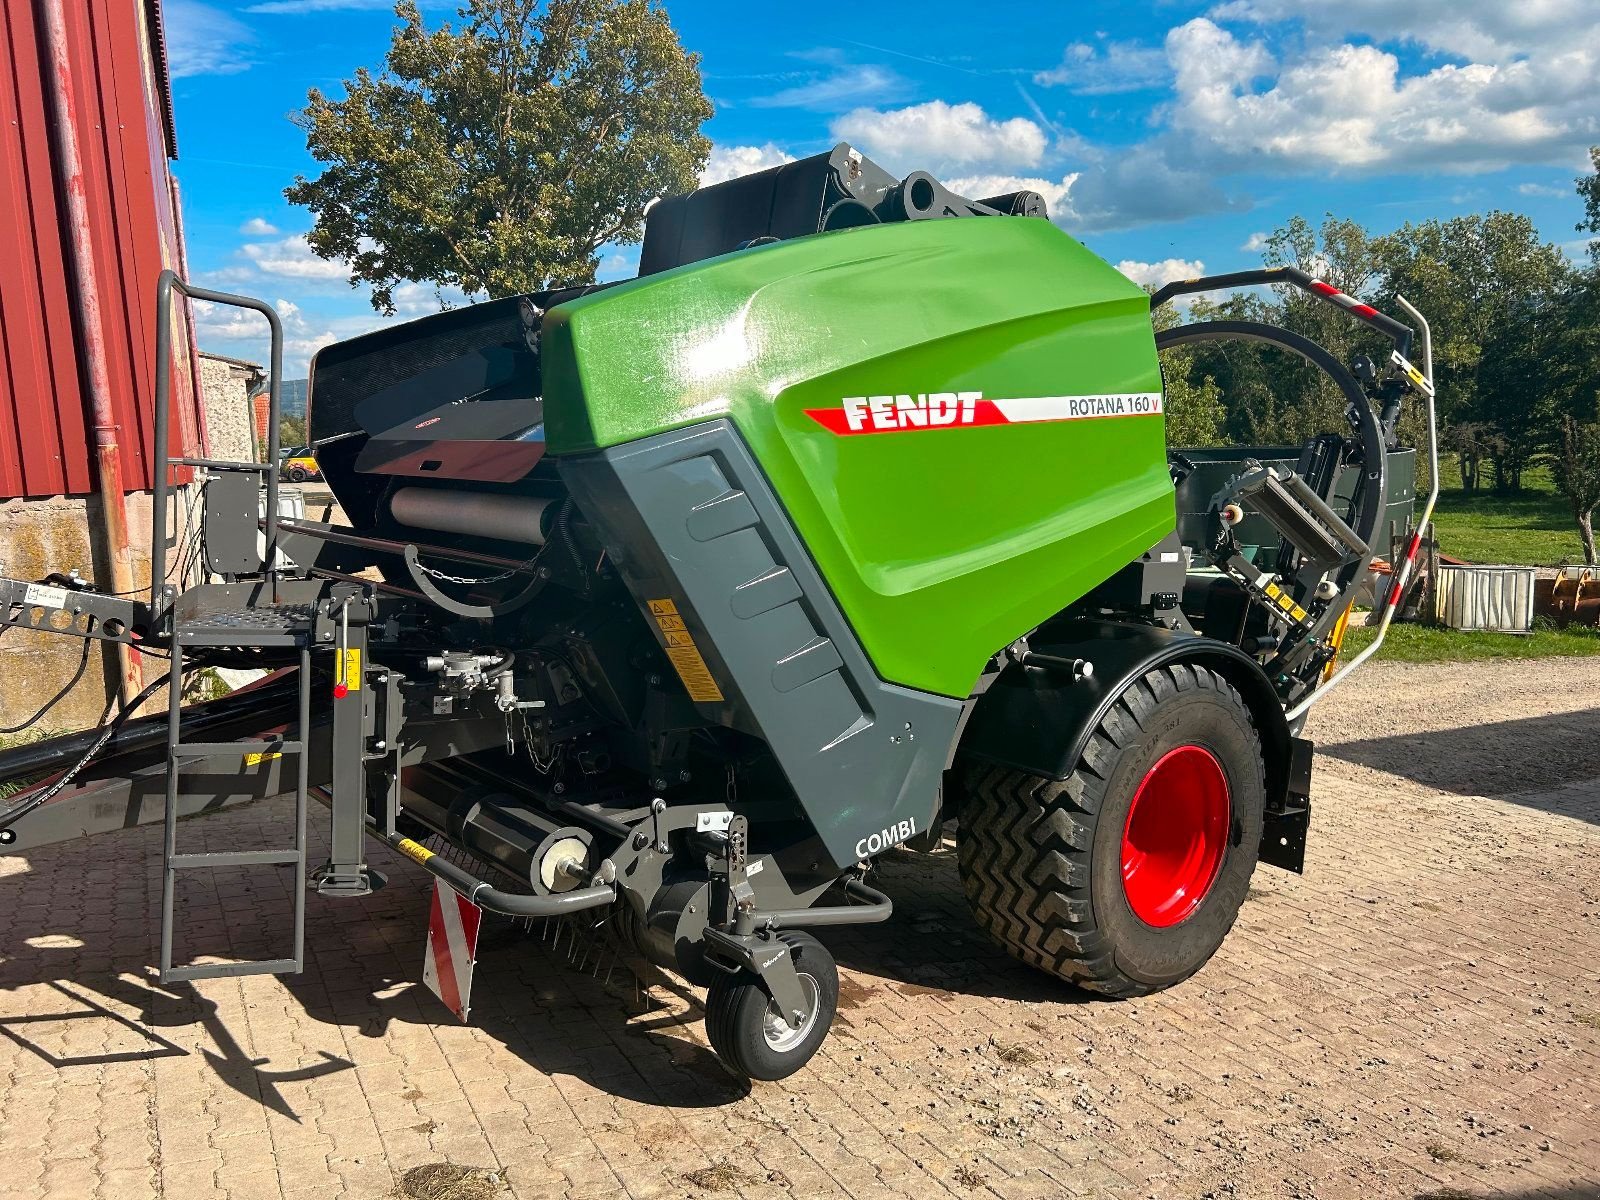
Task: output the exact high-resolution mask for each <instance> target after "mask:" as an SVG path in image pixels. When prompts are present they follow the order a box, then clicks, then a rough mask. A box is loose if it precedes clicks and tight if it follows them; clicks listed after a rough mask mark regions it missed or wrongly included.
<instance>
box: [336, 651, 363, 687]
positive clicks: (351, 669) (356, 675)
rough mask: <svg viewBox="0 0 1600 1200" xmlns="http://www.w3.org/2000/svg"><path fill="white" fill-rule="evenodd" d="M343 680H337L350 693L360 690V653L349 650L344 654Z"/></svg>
mask: <svg viewBox="0 0 1600 1200" xmlns="http://www.w3.org/2000/svg"><path fill="white" fill-rule="evenodd" d="M343 669H344V678H342V679H341V680H339V682H340V683H342V684H344V686H345V688H346V689H347V690H349V691H352V692H359V691H360V690H361V651H360V650H358V649H354V648H352V649H349V650H346V651H345V652H344V663H343Z"/></svg>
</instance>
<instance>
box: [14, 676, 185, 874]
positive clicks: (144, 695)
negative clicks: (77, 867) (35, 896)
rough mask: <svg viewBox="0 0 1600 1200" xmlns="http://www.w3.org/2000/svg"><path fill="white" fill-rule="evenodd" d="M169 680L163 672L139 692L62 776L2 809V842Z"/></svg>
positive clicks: (55, 792) (86, 764) (46, 801)
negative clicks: (18, 823)
mask: <svg viewBox="0 0 1600 1200" xmlns="http://www.w3.org/2000/svg"><path fill="white" fill-rule="evenodd" d="M166 682H167V676H165V675H163V676H162V677H161V678H160V679H158V680H156V681H155V682H154V683H152V684H150V685H149V686H148V687H147V688H145V689H144V691H142V692H140V693H139V694H138V695H137V696H135V697H134V699H133V703H132V704H130V705H128V706H127V707H126V708H124V709H123V710H122V711H121V712H119V713H118V714H117V715H116V718H115V719H114V720H112V722H111V723H110V724H109V725H107V726H105V727H104V728H103V729H102V730H101V732H100V736H99V737H97V738H95V740H94V741H93V742H92V743H91V744H90V746H89V748H88V749H87V750H85V751H84V752H83V756H82V757H81V758H79V759H78V761H77V762H75V763H73V764H72V766H70V767H68V768H67V770H66V771H65V772H64V773H63V774H62V776H61V778H60V779H58V780H56V781H55V782H54V783H52V784H51V785H50V786H49V787H47V788H45V789H44V791H42V792H34V793H31V794H30V795H28V796H27V797H26V798H25V799H23V800H21V801H19V802H18V803H16V804H13V805H11V806H10V807H9V808H5V809H0V846H3V845H7V844H9V843H11V842H14V841H16V838H17V835H16V834H14V833H12V832H11V827H12V826H13V825H15V824H16V823H17V822H18V821H20V820H21V819H22V818H23V817H25V816H27V815H28V814H29V813H31V812H32V811H33V810H34V809H36V808H38V807H39V806H40V805H41V804H46V803H48V802H49V801H51V800H54V799H55V798H56V797H57V796H58V795H60V794H61V792H62V790H63V789H65V788H66V786H67V784H69V783H71V782H72V781H73V780H74V779H75V778H77V775H78V772H79V771H81V770H83V769H84V768H85V767H86V766H88V765H89V761H90V760H91V759H92V758H94V756H95V755H96V754H98V753H100V750H101V749H102V748H103V747H104V746H105V744H106V743H107V742H109V741H110V740H111V737H112V735H113V734H115V733H116V732H117V730H118V729H120V728H122V723H123V722H124V721H126V720H127V719H128V717H129V716H130V715H132V713H133V712H134V710H136V709H137V708H138V707H139V706H140V705H141V704H143V703H144V702H145V701H146V700H148V699H149V698H150V697H151V696H153V695H155V692H156V689H157V688H159V687H161V686H162V685H163V684H165V683H166Z"/></svg>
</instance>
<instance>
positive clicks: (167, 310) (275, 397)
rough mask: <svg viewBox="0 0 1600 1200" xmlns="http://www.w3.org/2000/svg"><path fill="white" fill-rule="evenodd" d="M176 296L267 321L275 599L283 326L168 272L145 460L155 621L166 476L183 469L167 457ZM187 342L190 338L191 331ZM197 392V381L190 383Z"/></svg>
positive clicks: (271, 315)
mask: <svg viewBox="0 0 1600 1200" xmlns="http://www.w3.org/2000/svg"><path fill="white" fill-rule="evenodd" d="M174 291H176V292H179V293H181V294H182V295H184V296H186V297H188V298H189V299H191V300H205V301H208V302H210V303H212V304H226V305H230V306H231V307H233V308H244V309H249V310H251V311H252V312H258V313H260V314H261V315H262V316H264V317H266V319H267V325H268V328H269V329H270V331H271V335H272V356H271V357H272V362H271V367H270V370H271V374H270V375H269V376H268V377H267V461H266V463H265V466H266V468H267V469H266V470H265V471H264V472H263V474H264V475H265V476H266V479H267V517H266V552H265V554H264V555H263V558H262V568H263V570H264V572H265V574H266V577H267V579H268V581H269V582H270V583H271V584H272V591H273V597H274V599H276V596H277V583H278V567H277V563H278V470H277V463H278V450H279V425H280V424H281V422H282V419H283V408H282V395H281V388H282V383H283V379H282V377H283V322H282V321H281V320H279V319H278V314H277V312H276V311H274V309H273V307H272V305H270V304H268V303H267V302H266V301H265V300H257V299H254V298H253V297H250V296H238V295H234V294H233V293H232V292H218V291H213V290H212V289H211V288H204V287H199V286H197V285H195V284H190V283H185V282H184V281H183V280H182V279H180V278H179V277H178V275H177V272H175V271H172V270H170V269H168V270H164V271H162V272H161V276H160V278H159V279H157V281H156V395H155V408H156V411H155V448H154V450H155V452H154V453H153V454H152V455H151V456H150V466H151V474H152V476H153V478H152V479H151V483H152V485H153V486H152V488H151V496H150V524H151V534H152V536H151V539H150V615H151V620H152V621H155V620H159V619H160V618H161V616H162V615H163V613H164V612H165V611H166V605H165V603H164V600H165V597H164V596H163V594H162V592H163V588H164V585H165V583H166V577H167V570H166V567H167V493H168V491H169V485H168V482H167V478H168V475H169V474H170V473H171V470H172V468H173V467H175V466H181V465H183V457H182V456H181V455H180V456H179V457H177V458H174V457H173V456H172V455H171V453H170V452H169V442H168V437H169V429H170V427H171V411H172V293H173V292H174ZM190 336H191V337H192V336H193V331H192V330H191V332H190ZM195 385H196V387H198V386H199V380H196V381H195ZM250 444H251V446H252V447H253V446H254V445H255V430H254V429H251V431H250ZM234 465H237V466H240V467H244V466H259V465H261V464H259V463H256V462H255V461H254V460H252V461H251V462H250V463H238V464H234Z"/></svg>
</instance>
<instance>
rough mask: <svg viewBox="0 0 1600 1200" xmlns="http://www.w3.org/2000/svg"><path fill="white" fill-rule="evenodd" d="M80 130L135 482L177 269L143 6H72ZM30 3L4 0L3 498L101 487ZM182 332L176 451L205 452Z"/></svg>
mask: <svg viewBox="0 0 1600 1200" xmlns="http://www.w3.org/2000/svg"><path fill="white" fill-rule="evenodd" d="M66 10H67V21H68V28H69V36H70V39H71V49H72V62H73V67H74V72H73V73H74V83H75V86H76V87H77V89H78V111H79V115H80V119H81V125H80V128H79V129H78V141H79V148H80V152H81V154H82V156H83V159H84V170H85V173H86V176H87V178H86V180H85V183H86V185H87V191H88V195H89V202H90V207H91V212H92V219H93V223H94V230H93V236H94V249H95V270H96V274H97V276H98V278H99V281H100V289H101V292H102V296H101V311H102V318H103V320H104V323H105V325H106V328H105V331H104V335H105V341H106V346H107V356H108V364H107V365H108V367H109V370H110V374H111V381H112V393H113V395H112V403H113V406H114V408H115V412H116V417H117V423H118V425H119V426H120V429H119V433H118V438H119V442H120V444H121V447H122V464H123V471H124V473H125V477H126V486H127V487H128V488H129V489H136V490H144V489H147V488H149V487H150V486H151V483H152V480H151V475H150V467H149V458H150V440H151V436H152V427H153V421H154V381H155V285H156V277H157V275H159V274H160V272H161V270H162V268H163V267H172V268H174V269H181V268H180V267H179V260H178V230H179V222H180V220H181V217H180V214H179V213H178V211H177V209H176V207H175V205H174V202H173V189H172V185H171V178H170V176H169V174H168V169H167V156H168V145H167V139H166V129H165V123H164V115H163V114H164V111H165V104H164V101H165V97H164V96H163V95H162V92H161V89H162V88H163V87H164V86H165V83H164V80H163V79H162V78H161V75H160V73H159V72H158V70H157V67H156V63H157V59H156V57H155V55H154V54H152V44H151V40H150V28H149V25H148V24H147V20H146V12H145V7H144V4H143V3H141V2H140V0H71V2H70V3H68V4H67V6H66ZM42 58H43V56H42V50H41V46H40V41H39V29H38V26H37V22H36V19H35V11H34V5H33V2H32V0H5V3H4V4H3V5H0V498H10V497H15V496H51V495H57V494H68V495H73V494H82V493H86V492H89V491H92V490H93V489H94V486H95V479H94V467H93V460H94V447H93V429H92V428H91V427H90V425H89V421H88V417H87V411H88V406H87V404H86V403H85V396H84V394H83V390H82V385H81V383H80V373H79V369H78V351H77V346H78V339H77V336H76V333H75V330H74V327H73V316H72V307H71V297H70V296H69V294H68V287H69V284H68V272H67V269H66V265H65V261H64V259H63V255H64V253H65V251H66V246H65V244H64V241H63V238H64V222H63V220H62V219H61V217H60V216H59V214H58V207H57V191H56V180H55V175H54V170H53V162H52V158H53V156H52V153H51V146H50V131H49V125H48V117H47V113H48V109H47V108H46V98H45V94H44V87H45V79H46V74H45V70H44V63H43V61H42ZM175 321H176V322H177V324H176V326H175V328H174V336H173V346H174V355H173V359H174V362H173V423H172V427H173V442H172V446H171V449H172V452H173V453H175V454H176V453H180V452H182V453H189V454H200V453H203V452H204V451H203V448H202V446H201V438H200V433H199V430H200V428H201V425H200V421H199V417H198V414H197V411H196V403H195V396H194V392H193V389H192V387H191V384H190V378H189V363H190V357H189V347H190V336H191V335H190V332H189V329H188V326H187V324H186V322H185V320H184V317H183V315H182V312H181V309H180V311H179V312H178V313H177V315H176V316H175Z"/></svg>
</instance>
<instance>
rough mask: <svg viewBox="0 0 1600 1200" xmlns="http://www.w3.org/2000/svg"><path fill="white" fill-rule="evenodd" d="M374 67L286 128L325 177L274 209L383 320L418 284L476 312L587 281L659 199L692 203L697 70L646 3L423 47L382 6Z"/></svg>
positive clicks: (491, 28) (527, 22)
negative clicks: (449, 292)
mask: <svg viewBox="0 0 1600 1200" xmlns="http://www.w3.org/2000/svg"><path fill="white" fill-rule="evenodd" d="M395 16H396V17H397V18H398V20H399V25H398V27H397V28H396V29H395V31H394V34H393V38H392V41H391V43H390V46H389V51H388V54H387V56H386V59H385V62H384V65H383V67H382V68H381V69H380V70H379V71H378V72H377V73H375V74H374V73H373V72H371V71H369V70H366V69H361V70H358V71H357V72H356V73H355V77H354V78H353V79H348V80H346V81H344V84H343V87H344V93H345V94H344V97H343V98H342V99H336V98H332V97H329V96H326V95H324V94H323V93H322V92H321V91H319V90H313V91H312V92H311V93H310V96H309V99H308V103H307V105H306V108H305V109H304V111H303V112H302V113H300V114H299V120H300V122H301V124H302V126H303V127H304V129H305V130H306V140H307V146H308V148H309V150H310V151H311V154H312V156H313V157H314V158H316V160H317V161H318V162H319V163H322V164H324V170H323V172H322V174H321V175H319V176H318V177H317V178H315V179H311V180H308V179H305V178H304V177H299V178H297V179H296V180H295V183H294V185H293V186H292V187H290V188H289V189H288V190H287V192H286V193H285V194H286V195H287V197H288V199H289V200H290V202H291V203H294V204H301V205H305V206H306V207H308V208H310V209H311V211H312V213H313V214H314V216H315V218H316V224H315V227H314V228H313V229H312V231H311V233H310V234H309V235H308V241H309V242H310V244H311V248H312V249H313V250H315V251H316V253H318V254H319V255H322V256H323V257H325V258H342V259H346V260H348V261H349V263H350V267H351V283H352V285H360V284H366V285H368V286H370V287H371V289H372V303H373V307H375V308H377V309H378V310H380V311H382V312H393V311H394V289H395V286H396V285H397V284H398V283H400V282H402V281H407V280H417V281H421V280H427V281H431V282H433V283H434V284H436V285H439V286H453V287H458V288H460V289H462V290H463V291H466V292H468V293H487V294H488V295H490V296H504V295H511V294H515V293H518V292H525V291H536V290H539V289H541V288H544V287H547V286H551V285H557V284H576V283H588V282H591V281H592V280H593V279H594V275H595V269H596V265H597V252H598V250H599V249H600V247H602V246H604V245H606V244H608V243H628V242H635V241H637V240H638V239H639V237H640V233H641V230H642V227H643V220H644V214H645V209H646V207H647V206H648V205H649V203H650V202H651V200H653V199H654V198H655V197H657V196H660V195H664V194H671V193H675V192H684V191H688V190H689V189H691V188H692V187H694V185H695V182H696V177H697V175H698V173H699V171H700V168H701V167H702V166H703V165H704V164H705V160H706V155H707V153H708V152H709V150H710V142H709V141H708V140H707V139H706V138H705V137H704V136H703V135H702V134H701V132H700V127H701V126H702V125H703V124H704V122H705V121H706V120H707V119H708V118H709V117H710V116H711V105H710V103H709V102H708V101H707V100H706V97H705V93H704V90H703V88H702V84H701V78H700V68H699V56H698V55H695V54H690V53H687V52H686V51H685V50H684V49H683V46H682V45H681V43H680V42H679V40H678V36H677V34H676V32H675V31H674V30H673V28H672V25H671V23H670V21H669V20H668V18H667V14H666V12H665V11H664V10H663V9H662V8H661V7H660V5H659V3H658V2H657V0H463V3H462V6H461V8H460V9H459V12H458V18H459V19H458V22H457V23H456V24H454V25H452V24H448V23H447V24H445V25H443V26H442V27H441V28H438V29H431V30H430V29H429V28H427V26H426V25H425V24H424V22H423V19H422V15H421V13H420V12H419V11H418V9H417V5H416V3H415V0H400V2H399V3H397V4H396V5H395Z"/></svg>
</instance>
